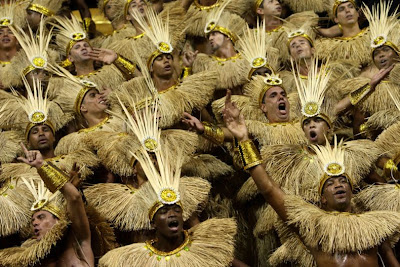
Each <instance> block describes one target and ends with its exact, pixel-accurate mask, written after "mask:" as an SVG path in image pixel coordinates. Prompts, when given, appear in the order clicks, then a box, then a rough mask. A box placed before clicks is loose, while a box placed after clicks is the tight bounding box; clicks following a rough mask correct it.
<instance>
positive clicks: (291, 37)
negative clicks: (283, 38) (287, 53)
mask: <svg viewBox="0 0 400 267" xmlns="http://www.w3.org/2000/svg"><path fill="white" fill-rule="evenodd" d="M296 37H303V38H306V39H307V41H309V42H310V45H311V47H314V41H313V40H312V39H311V37H310V36H309V35H307V34H305V33H304V32H303V31H301V32H300V31H298V32H295V33H291V35H290V36H289V38H288V42H287V45H288V47H289V48H290V43H291V42H292V41H293V39H294V38H296Z"/></svg>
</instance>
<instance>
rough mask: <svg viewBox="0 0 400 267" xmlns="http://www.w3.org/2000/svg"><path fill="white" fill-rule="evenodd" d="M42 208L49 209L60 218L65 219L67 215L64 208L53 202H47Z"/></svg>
mask: <svg viewBox="0 0 400 267" xmlns="http://www.w3.org/2000/svg"><path fill="white" fill-rule="evenodd" d="M40 210H45V211H48V212H50V213H51V214H53V215H54V216H56V217H57V218H58V219H63V218H64V217H65V214H64V212H62V210H61V209H60V208H59V207H57V206H56V205H55V204H52V203H47V204H46V205H44V206H43V208H41V209H40ZM35 212H36V211H35Z"/></svg>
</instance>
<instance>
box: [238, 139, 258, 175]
mask: <svg viewBox="0 0 400 267" xmlns="http://www.w3.org/2000/svg"><path fill="white" fill-rule="evenodd" d="M239 153H240V155H241V157H242V162H243V166H244V167H243V169H245V170H247V169H250V168H252V167H254V166H257V165H259V164H261V163H262V158H261V155H260V152H258V150H257V148H256V146H255V145H254V143H253V141H251V140H246V141H243V142H239Z"/></svg>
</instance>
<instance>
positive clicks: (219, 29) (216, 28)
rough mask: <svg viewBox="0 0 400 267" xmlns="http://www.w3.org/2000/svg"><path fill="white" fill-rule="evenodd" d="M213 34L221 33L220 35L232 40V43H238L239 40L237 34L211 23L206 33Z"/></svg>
mask: <svg viewBox="0 0 400 267" xmlns="http://www.w3.org/2000/svg"><path fill="white" fill-rule="evenodd" d="M211 32H220V33H222V34H224V35H226V36H228V37H229V39H231V41H232V42H233V43H236V41H237V40H238V37H237V36H236V34H235V33H233V32H231V31H230V30H228V29H227V28H224V27H222V26H218V25H216V24H215V22H211V23H209V24H208V25H207V29H206V33H207V34H210V33H211Z"/></svg>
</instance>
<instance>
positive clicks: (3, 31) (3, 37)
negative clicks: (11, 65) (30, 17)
mask: <svg viewBox="0 0 400 267" xmlns="http://www.w3.org/2000/svg"><path fill="white" fill-rule="evenodd" d="M17 44H18V41H17V38H15V36H14V34H13V33H12V31H11V30H10V29H9V28H8V27H1V28H0V50H9V49H13V48H16V47H17Z"/></svg>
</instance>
